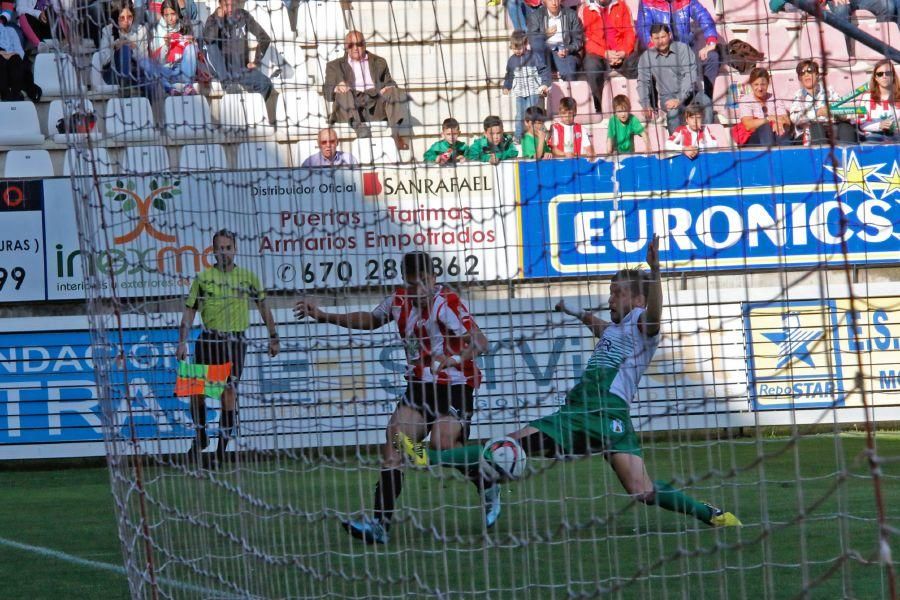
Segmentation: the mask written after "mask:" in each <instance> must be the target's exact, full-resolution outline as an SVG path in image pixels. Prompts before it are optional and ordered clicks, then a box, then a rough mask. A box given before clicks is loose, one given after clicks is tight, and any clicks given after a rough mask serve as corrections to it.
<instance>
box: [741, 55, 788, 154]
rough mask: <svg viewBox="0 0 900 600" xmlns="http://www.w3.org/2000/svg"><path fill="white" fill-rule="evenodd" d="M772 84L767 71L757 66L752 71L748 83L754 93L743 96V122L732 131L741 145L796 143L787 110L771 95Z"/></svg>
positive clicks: (786, 144)
mask: <svg viewBox="0 0 900 600" xmlns="http://www.w3.org/2000/svg"><path fill="white" fill-rule="evenodd" d="M771 81H772V78H771V76H770V75H769V72H768V71H767V70H766V69H763V68H761V67H757V68H755V69H753V70H752V71H750V77H749V78H748V80H747V84H748V85H749V86H750V91H751V93H750V94H749V95H748V94H744V95H743V96H741V99H740V112H739V115H740V118H741V121H740V123H738V125H737V126H736V127H734V128H732V135H733V136H734V139H735V142H737V144H738V145H739V146H790V145H791V144H792V143H793V133H792V132H793V125H791V118H790V116H789V113H788V109H787V107H786V106H785V105H784V102H782V101H781V100H778V99H776V98H775V95H774V94H772V93H771V92H769V84H770V82H771ZM735 130H737V131H735Z"/></svg>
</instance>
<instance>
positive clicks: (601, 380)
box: [581, 307, 659, 403]
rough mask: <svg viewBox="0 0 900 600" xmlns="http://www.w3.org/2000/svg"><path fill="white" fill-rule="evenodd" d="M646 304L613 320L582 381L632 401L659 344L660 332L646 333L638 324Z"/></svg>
mask: <svg viewBox="0 0 900 600" xmlns="http://www.w3.org/2000/svg"><path fill="white" fill-rule="evenodd" d="M642 314H644V309H643V308H637V307H636V308H633V309H631V312H629V313H628V314H627V315H626V316H625V318H623V319H622V320H621V321H619V322H618V323H610V324H609V325H608V326H607V327H606V329H604V330H603V335H602V336H601V338H600V341H599V342H597V346H596V347H595V348H594V352H593V353H592V354H591V358H590V359H589V360H588V363H587V366H586V367H585V369H584V373H583V374H582V376H581V383H582V384H584V385H590V386H592V387H597V388H599V389H598V392H599V393H610V394H614V395H616V396H618V397H619V398H621V399H622V400H624V401H625V402H629V403H630V402H631V401H632V399H634V395H635V393H637V387H638V383H639V382H640V380H641V376H643V374H644V371H646V370H647V366H648V365H649V364H650V361H651V360H652V359H653V354H654V353H655V352H656V348H657V346H659V334H658V333H657V334H656V335H655V336H653V337H648V336H646V335H644V334H643V333H642V332H641V330H640V329H639V328H638V323H639V322H640V318H641V315H642Z"/></svg>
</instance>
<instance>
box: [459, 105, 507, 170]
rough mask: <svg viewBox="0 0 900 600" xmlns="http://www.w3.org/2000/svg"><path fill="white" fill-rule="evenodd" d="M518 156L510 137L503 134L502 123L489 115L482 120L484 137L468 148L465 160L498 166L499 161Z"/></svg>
mask: <svg viewBox="0 0 900 600" xmlns="http://www.w3.org/2000/svg"><path fill="white" fill-rule="evenodd" d="M518 155H519V151H518V150H516V146H515V144H513V141H512V137H510V136H509V134H506V133H503V121H502V120H500V117H498V116H495V115H491V116H489V117H486V118H485V119H484V137H480V138H478V139H477V140H475V141H474V142H472V145H471V146H469V149H468V150H467V151H466V160H475V161H479V162H489V163H491V164H492V165H496V164H498V163H499V162H500V161H501V160H506V159H508V158H515V157H517V156H518Z"/></svg>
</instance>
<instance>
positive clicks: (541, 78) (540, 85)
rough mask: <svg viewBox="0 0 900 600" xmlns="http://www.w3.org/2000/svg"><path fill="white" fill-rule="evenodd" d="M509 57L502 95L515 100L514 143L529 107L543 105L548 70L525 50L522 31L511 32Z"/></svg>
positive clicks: (520, 132)
mask: <svg viewBox="0 0 900 600" xmlns="http://www.w3.org/2000/svg"><path fill="white" fill-rule="evenodd" d="M509 48H510V50H512V53H513V54H512V56H510V57H509V60H508V61H506V77H505V78H504V79H503V93H504V94H506V95H508V94H510V92H512V95H513V97H514V98H515V99H516V128H515V138H514V141H515V142H516V143H519V141H520V140H521V139H522V126H523V122H522V118H523V117H524V116H525V109H526V108H528V107H529V106H540V105H541V104H543V102H542V101H541V97H542V96H545V95H546V94H547V90H548V89H550V79H551V75H550V69H549V68H548V67H547V64H546V63H545V62H544V59H543V57H542V56H541V55H540V54H536V53H535V52H532V51H531V48H529V47H528V38H527V36H526V35H525V32H524V31H514V32H513V34H512V36H510V39H509Z"/></svg>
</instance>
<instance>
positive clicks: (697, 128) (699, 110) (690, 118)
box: [666, 104, 719, 160]
mask: <svg viewBox="0 0 900 600" xmlns="http://www.w3.org/2000/svg"><path fill="white" fill-rule="evenodd" d="M718 147H719V142H718V141H716V138H715V136H713V134H712V132H711V131H710V130H709V127H708V126H706V125H704V124H703V107H702V106H699V105H697V104H691V105H690V106H688V107H687V108H685V109H684V125H680V126H678V127H677V128H676V129H675V131H673V132H672V135H670V136H669V139H667V140H666V150H674V151H676V152H682V153H683V154H684V155H685V156H687V157H688V158H690V159H691V160H693V159H695V158H697V155H698V154H700V150H707V149H709V148H718Z"/></svg>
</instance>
